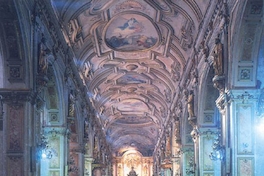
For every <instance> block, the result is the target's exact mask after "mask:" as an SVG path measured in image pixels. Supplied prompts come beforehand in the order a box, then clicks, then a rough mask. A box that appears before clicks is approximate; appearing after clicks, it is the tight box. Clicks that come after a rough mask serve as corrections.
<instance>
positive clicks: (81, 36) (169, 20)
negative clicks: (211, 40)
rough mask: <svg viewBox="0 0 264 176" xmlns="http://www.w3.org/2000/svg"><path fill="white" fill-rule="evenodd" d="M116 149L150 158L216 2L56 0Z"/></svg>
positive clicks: (78, 61) (98, 109)
mask: <svg viewBox="0 0 264 176" xmlns="http://www.w3.org/2000/svg"><path fill="white" fill-rule="evenodd" d="M51 3H52V6H53V8H54V11H55V13H56V15H57V18H58V19H59V21H61V22H62V26H63V32H64V35H65V39H66V40H67V42H68V44H69V46H71V48H72V50H73V52H74V53H75V61H74V62H75V64H76V66H77V67H78V70H79V73H80V76H81V77H82V79H83V83H84V84H85V85H86V86H87V88H88V90H89V92H87V94H88V95H89V97H90V101H91V103H92V106H93V108H94V109H95V110H96V112H97V117H98V119H99V122H100V124H101V126H102V129H103V130H104V132H105V134H106V137H107V141H108V142H109V144H110V145H111V148H112V150H113V152H122V151H125V150H127V149H128V148H135V149H137V150H138V151H140V152H141V153H142V154H143V155H152V152H153V150H154V148H155V145H156V143H157V140H158V138H159V135H160V132H161V130H162V129H163V128H164V124H165V123H166V119H168V116H170V110H171V107H172V106H173V105H174V103H175V101H176V100H175V98H176V96H175V95H176V94H177V90H178V89H177V87H178V86H179V83H180V80H181V78H182V75H183V74H184V73H185V72H184V71H185V69H186V64H187V63H188V62H189V60H190V57H191V56H192V54H193V53H194V52H195V49H194V48H195V47H193V46H194V45H195V44H196V42H197V39H198V34H199V32H200V31H201V30H202V26H203V21H204V18H205V17H206V14H207V13H208V11H209V10H210V8H211V9H212V6H214V5H215V3H214V5H212V4H213V3H212V1H210V0H165V1H164V0H145V1H143V0H108V1H105V0H94V1H89V0H78V1H74V0H52V1H51Z"/></svg>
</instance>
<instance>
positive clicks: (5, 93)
mask: <svg viewBox="0 0 264 176" xmlns="http://www.w3.org/2000/svg"><path fill="white" fill-rule="evenodd" d="M0 96H1V97H0V99H1V101H2V102H4V103H6V104H8V105H10V106H12V107H14V108H16V109H18V108H20V107H22V105H23V103H24V102H27V101H30V100H31V97H32V96H31V91H30V90H28V89H21V90H19V89H18V90H10V89H0Z"/></svg>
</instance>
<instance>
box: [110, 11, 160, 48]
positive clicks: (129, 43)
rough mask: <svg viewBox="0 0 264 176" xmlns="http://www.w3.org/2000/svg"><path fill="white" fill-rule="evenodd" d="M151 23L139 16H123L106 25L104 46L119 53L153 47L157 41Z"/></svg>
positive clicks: (156, 35)
mask: <svg viewBox="0 0 264 176" xmlns="http://www.w3.org/2000/svg"><path fill="white" fill-rule="evenodd" d="M158 36H159V35H158V32H157V30H156V28H155V26H154V25H153V23H152V22H151V21H150V20H149V19H147V18H146V17H144V16H142V15H139V14H123V15H120V16H118V17H116V18H114V19H113V20H111V21H110V23H109V25H107V29H106V33H105V38H106V39H105V40H106V44H107V45H108V46H109V47H110V48H112V49H114V50H119V51H140V50H145V49H149V48H151V47H153V46H154V45H155V44H156V43H157V41H158Z"/></svg>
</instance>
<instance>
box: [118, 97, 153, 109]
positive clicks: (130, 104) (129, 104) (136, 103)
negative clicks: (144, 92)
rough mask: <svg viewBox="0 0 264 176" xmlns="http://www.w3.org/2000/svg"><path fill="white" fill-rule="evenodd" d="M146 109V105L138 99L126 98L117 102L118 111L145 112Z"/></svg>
mask: <svg viewBox="0 0 264 176" xmlns="http://www.w3.org/2000/svg"><path fill="white" fill-rule="evenodd" d="M147 109H148V107H147V105H146V104H145V103H144V102H142V101H141V100H138V99H127V100H124V101H121V102H120V103H119V104H118V110H120V111H125V112H129V111H133V112H135V111H138V112H145V111H146V110H147Z"/></svg>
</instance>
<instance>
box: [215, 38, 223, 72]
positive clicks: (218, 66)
mask: <svg viewBox="0 0 264 176" xmlns="http://www.w3.org/2000/svg"><path fill="white" fill-rule="evenodd" d="M213 56H214V62H213V67H214V71H215V75H216V76H222V75H223V74H224V71H223V45H222V43H221V42H220V39H219V38H216V39H215V48H214V53H213Z"/></svg>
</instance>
